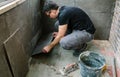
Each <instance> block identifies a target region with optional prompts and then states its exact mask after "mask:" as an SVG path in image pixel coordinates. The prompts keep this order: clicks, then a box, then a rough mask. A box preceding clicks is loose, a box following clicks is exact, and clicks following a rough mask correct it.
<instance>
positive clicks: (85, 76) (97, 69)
mask: <svg viewBox="0 0 120 77" xmlns="http://www.w3.org/2000/svg"><path fill="white" fill-rule="evenodd" d="M104 66H105V59H104V57H103V56H102V55H100V54H99V53H96V52H90V51H87V52H83V53H81V54H80V56H79V67H80V74H81V76H82V77H100V76H101V73H102V69H103V68H104Z"/></svg>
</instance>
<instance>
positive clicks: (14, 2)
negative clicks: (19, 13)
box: [0, 0, 26, 15]
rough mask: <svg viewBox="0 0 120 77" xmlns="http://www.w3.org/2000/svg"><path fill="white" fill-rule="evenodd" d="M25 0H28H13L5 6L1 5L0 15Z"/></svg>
mask: <svg viewBox="0 0 120 77" xmlns="http://www.w3.org/2000/svg"><path fill="white" fill-rule="evenodd" d="M24 1H26V0H14V1H12V2H10V3H8V4H6V5H4V6H1V7H0V15H1V14H3V13H5V12H7V11H9V10H10V9H12V8H14V7H16V6H17V5H20V4H21V3H23V2H24Z"/></svg>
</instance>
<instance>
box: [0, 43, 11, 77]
mask: <svg viewBox="0 0 120 77" xmlns="http://www.w3.org/2000/svg"><path fill="white" fill-rule="evenodd" d="M0 77H12V74H11V71H10V68H9V65H8V62H7V59H6V55H5V51H4V48H3V45H1V46H0Z"/></svg>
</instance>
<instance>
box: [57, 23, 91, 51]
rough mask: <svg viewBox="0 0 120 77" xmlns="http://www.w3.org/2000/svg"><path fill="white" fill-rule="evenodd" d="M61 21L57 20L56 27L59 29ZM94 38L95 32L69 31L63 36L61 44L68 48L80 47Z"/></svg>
mask: <svg viewBox="0 0 120 77" xmlns="http://www.w3.org/2000/svg"><path fill="white" fill-rule="evenodd" d="M58 26H59V22H58V21H56V23H55V27H56V29H58ZM92 39H93V34H90V33H88V32H87V31H86V30H82V31H80V30H73V31H72V32H70V31H69V30H68V31H67V33H66V35H65V36H64V37H63V38H61V40H60V45H61V46H62V47H63V48H64V49H67V50H71V49H73V50H75V49H79V48H80V47H81V46H82V44H84V43H87V42H89V41H91V40H92Z"/></svg>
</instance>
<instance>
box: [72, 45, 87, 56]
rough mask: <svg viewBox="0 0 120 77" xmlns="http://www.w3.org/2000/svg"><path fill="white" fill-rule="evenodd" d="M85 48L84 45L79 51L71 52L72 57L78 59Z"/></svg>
mask: <svg viewBox="0 0 120 77" xmlns="http://www.w3.org/2000/svg"><path fill="white" fill-rule="evenodd" d="M86 48H87V44H86V43H84V44H83V45H82V47H81V48H80V49H76V50H75V51H74V52H73V56H75V57H78V56H79V55H80V54H81V53H82V52H83V51H84V50H85V49H86Z"/></svg>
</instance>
